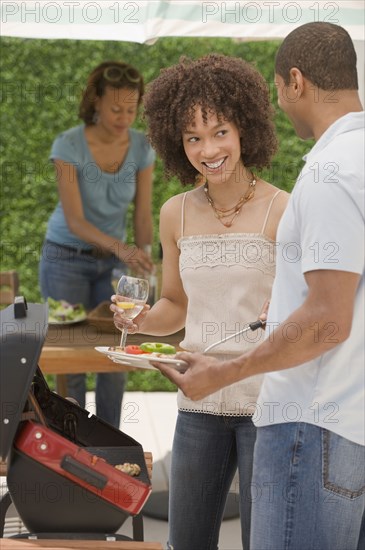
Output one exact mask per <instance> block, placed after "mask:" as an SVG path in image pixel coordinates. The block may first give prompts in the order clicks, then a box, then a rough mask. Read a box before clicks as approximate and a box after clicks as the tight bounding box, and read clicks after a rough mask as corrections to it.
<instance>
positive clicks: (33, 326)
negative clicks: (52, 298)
mask: <svg viewBox="0 0 365 550" xmlns="http://www.w3.org/2000/svg"><path fill="white" fill-rule="evenodd" d="M47 328H48V305H47V304H27V303H26V300H25V298H24V297H23V296H18V297H16V298H15V302H14V304H12V305H10V306H9V307H7V308H6V309H3V310H2V311H0V336H1V352H0V354H1V357H0V359H1V360H0V455H1V460H5V458H6V457H7V455H8V453H9V451H10V448H11V446H12V443H13V439H14V436H15V433H16V430H17V427H18V424H19V422H20V418H21V414H22V412H23V410H24V406H25V403H26V401H27V395H28V392H29V389H30V387H31V384H32V380H33V377H34V374H35V371H36V369H37V365H38V360H39V357H40V354H41V351H42V347H43V344H44V340H45V337H46V334H47Z"/></svg>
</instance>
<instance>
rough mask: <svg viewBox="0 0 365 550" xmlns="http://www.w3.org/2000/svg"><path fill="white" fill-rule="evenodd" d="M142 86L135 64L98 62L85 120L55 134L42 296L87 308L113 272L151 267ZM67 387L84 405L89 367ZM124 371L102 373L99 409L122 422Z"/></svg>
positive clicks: (104, 293) (150, 162)
mask: <svg viewBox="0 0 365 550" xmlns="http://www.w3.org/2000/svg"><path fill="white" fill-rule="evenodd" d="M143 92H144V83H143V78H142V75H141V74H140V73H139V72H138V71H137V70H136V69H135V68H134V67H132V66H131V65H128V64H127V63H121V62H117V61H110V62H104V63H101V64H100V65H99V66H98V67H96V68H95V69H94V70H93V71H92V73H91V74H90V76H89V79H88V82H87V87H86V89H85V90H84V92H83V95H82V99H81V103H80V109H79V116H80V118H81V119H82V120H83V121H84V124H81V125H79V126H76V127H75V128H71V129H69V130H67V131H65V132H63V133H61V134H60V135H59V136H57V138H56V139H55V141H54V143H53V146H52V151H51V155H50V158H51V160H52V161H53V163H54V166H55V169H56V175H57V181H58V191H59V197H60V201H59V203H58V204H57V206H56V208H55V210H54V212H53V213H52V215H51V217H50V219H49V222H48V228H47V232H46V241H45V244H44V248H43V252H42V258H41V262H40V286H41V291H42V294H43V297H44V298H48V297H51V298H54V299H55V300H60V299H64V300H67V301H68V302H71V303H76V302H81V303H83V305H84V306H85V308H86V309H92V308H94V307H96V305H98V304H99V303H100V302H102V301H104V300H109V297H110V294H111V293H112V290H113V289H112V286H111V275H112V271H113V269H114V268H116V267H119V268H120V267H121V266H122V265H123V264H126V265H127V266H129V267H131V268H132V269H133V270H135V271H136V272H137V273H144V274H146V273H148V272H150V271H151V269H152V262H151V259H150V257H149V256H148V254H147V253H146V252H145V250H146V247H147V248H148V247H150V245H151V243H152V212H151V195H152V173H153V166H154V159H155V154H154V151H153V150H152V148H151V146H150V145H149V143H148V141H147V139H146V137H145V135H144V134H143V133H141V132H139V131H137V130H134V129H132V128H131V126H132V124H133V123H134V121H135V119H136V116H137V112H138V107H139V105H140V102H141V99H142V96H143ZM130 203H133V204H134V217H133V220H134V238H135V246H129V245H127V244H126V243H125V236H126V220H127V210H128V206H129V204H130ZM67 378H68V380H67V382H68V395H69V396H70V397H73V398H75V399H76V400H77V401H78V402H79V404H80V406H82V407H84V406H85V375H83V374H77V375H70V376H68V377H67ZM124 384H125V375H124V373H110V374H109V373H103V374H98V375H97V384H96V413H97V415H98V416H100V417H101V418H103V419H104V420H106V421H107V422H110V423H111V424H113V425H114V426H116V427H119V421H120V413H121V401H122V395H123V389H124Z"/></svg>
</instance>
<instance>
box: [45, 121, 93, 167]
mask: <svg viewBox="0 0 365 550" xmlns="http://www.w3.org/2000/svg"><path fill="white" fill-rule="evenodd" d="M83 131H84V125H83V124H80V125H79V126H75V127H73V128H69V129H68V130H64V131H63V132H61V133H60V134H58V136H57V137H56V138H55V140H54V142H53V144H52V148H51V154H50V157H49V158H50V159H56V158H59V159H60V160H64V161H66V162H74V161H76V160H77V159H78V158H79V157H80V155H81V156H82V155H83V151H84V148H85V145H84V142H83Z"/></svg>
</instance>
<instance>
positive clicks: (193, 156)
mask: <svg viewBox="0 0 365 550" xmlns="http://www.w3.org/2000/svg"><path fill="white" fill-rule="evenodd" d="M144 104H145V116H146V119H147V121H148V125H149V137H150V140H151V142H152V144H153V146H154V148H155V149H156V151H157V153H158V154H159V155H160V157H161V158H162V160H163V162H164V165H165V169H166V172H167V174H169V175H176V176H178V177H179V178H180V180H181V182H182V183H183V184H189V183H190V184H191V183H194V181H196V180H197V179H199V180H200V183H201V181H202V180H203V181H205V183H204V185H198V186H197V187H196V188H195V189H193V190H192V191H188V192H187V193H182V194H180V195H177V196H174V197H172V198H171V199H170V200H168V201H167V202H166V203H165V204H164V205H163V207H162V209H161V217H160V237H161V243H162V247H163V277H162V279H163V280H162V292H161V298H160V300H159V301H158V302H157V303H156V304H155V305H154V306H153V307H152V309H151V310H148V308H145V309H144V310H143V311H142V312H141V313H140V314H139V315H138V317H136V318H135V319H134V320H133V321H128V320H126V319H125V318H123V316H122V315H121V314H120V313H118V309H117V308H116V307H115V306H114V305H113V306H111V307H112V309H113V311H114V312H115V315H114V322H115V324H116V326H118V327H126V328H128V330H129V331H130V332H143V333H145V334H152V335H157V336H163V335H165V334H170V333H173V332H176V331H178V330H180V329H182V328H183V327H185V338H184V340H183V342H181V347H182V348H184V349H186V350H188V351H203V350H204V349H205V348H206V347H207V346H209V345H211V344H213V343H215V342H217V341H218V342H219V341H220V340H222V339H224V338H225V337H226V336H228V335H232V334H234V333H235V332H238V331H240V330H241V329H242V327H243V326H245V324H246V323H247V322H250V321H253V320H254V319H256V318H257V316H258V315H259V313H260V311H261V308H262V305H263V303H264V302H265V300H267V299H268V298H269V296H270V294H271V286H272V282H273V278H274V272H275V255H274V252H275V242H274V241H275V238H276V229H277V225H278V222H279V219H280V217H281V215H282V213H283V210H284V208H285V206H286V201H287V194H286V193H284V192H282V191H278V190H277V189H276V188H275V187H274V186H273V185H271V184H270V183H268V182H266V181H264V180H263V179H262V178H259V177H258V176H257V175H255V171H256V170H259V169H260V168H262V167H264V166H268V165H269V164H270V160H271V158H272V156H273V154H274V152H275V151H276V147H277V142H276V137H275V131H274V126H273V122H272V114H273V110H272V107H271V105H270V101H269V93H268V87H267V85H266V83H265V81H264V79H263V78H262V76H261V75H260V74H259V73H258V72H257V70H256V69H254V68H253V67H252V66H251V65H249V64H248V63H246V62H245V61H243V60H240V59H236V58H232V57H225V56H222V55H214V54H213V55H208V56H206V57H204V58H201V59H198V60H197V61H190V60H188V59H186V58H182V59H181V61H180V63H178V64H177V65H175V66H173V67H170V68H168V69H165V70H163V71H161V74H160V76H159V77H158V78H157V79H156V80H154V81H153V82H152V83H151V84H150V86H149V89H148V91H147V94H146V96H145V102H144ZM232 228H233V229H232ZM116 299H117V298H115V297H113V300H114V301H115V300H116ZM261 338H263V335H262V334H258V337H257V333H255V334H254V336H253V337H252V336H251V337H246V338H244V337H242V336H241V337H239V336H236V337H235V338H232V339H229V340H228V341H226V342H222V343H220V344H219V345H218V346H217V347H215V348H214V350H213V354H214V356H215V357H218V358H219V359H222V360H224V359H225V358H227V357H232V356H238V355H240V354H241V353H242V352H243V351H244V350H248V349H251V348H252V346H255V345H256V343H258V342H259V340H260V339H261ZM260 383H261V379H259V378H257V377H252V378H250V379H249V380H248V381H247V380H246V381H244V382H243V383H239V384H234V385H231V386H229V387H228V388H225V389H224V390H222V391H221V392H218V393H216V394H213V395H210V396H209V397H208V398H206V399H205V400H204V401H191V400H190V399H187V398H186V397H185V396H184V395H183V394H182V393H181V392H179V394H178V407H179V413H178V419H177V424H176V431H175V436H174V442H173V450H172V463H171V476H170V499H169V548H174V550H198V549H199V550H213V549H216V548H217V545H218V538H219V530H220V524H221V520H222V517H223V511H224V506H225V502H226V499H227V494H228V491H229V488H230V486H231V483H232V480H233V478H234V475H235V473H236V470H237V468H238V471H239V478H240V492H239V499H240V512H241V524H242V541H243V547H244V548H245V550H248V549H249V540H250V515H251V496H250V484H251V475H252V459H253V448H254V443H255V438H256V431H255V430H256V429H255V426H254V424H253V422H252V415H253V414H254V412H255V402H256V399H257V396H258V392H259V388H260ZM237 498H238V495H237Z"/></svg>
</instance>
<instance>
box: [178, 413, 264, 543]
mask: <svg viewBox="0 0 365 550" xmlns="http://www.w3.org/2000/svg"><path fill="white" fill-rule="evenodd" d="M255 437H256V428H255V426H254V424H253V422H252V419H251V417H249V416H239V417H237V416H216V415H212V414H205V413H192V412H182V411H179V413H178V418H177V423H176V429H175V435H174V441H173V447H172V463H171V475H170V490H169V544H170V545H171V547H173V548H174V550H216V549H217V548H218V539H219V530H220V525H221V522H222V516H223V512H224V506H225V502H226V498H227V494H228V491H229V489H230V487H231V483H232V480H233V477H234V475H235V473H236V470H237V467H238V470H239V485H240V486H239V495H237V499H239V503H240V512H241V526H242V540H243V546H244V548H245V550H249V540H250V511H251V495H250V489H251V475H252V460H253V448H254V444H255Z"/></svg>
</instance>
